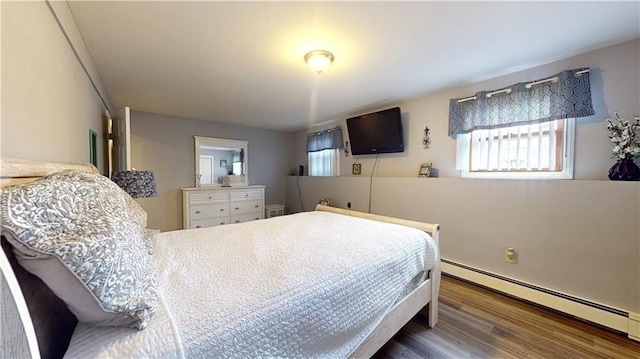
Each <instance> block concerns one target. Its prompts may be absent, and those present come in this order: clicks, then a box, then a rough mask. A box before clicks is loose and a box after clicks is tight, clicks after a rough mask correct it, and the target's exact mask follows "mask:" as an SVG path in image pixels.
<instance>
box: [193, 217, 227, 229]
mask: <svg viewBox="0 0 640 359" xmlns="http://www.w3.org/2000/svg"><path fill="white" fill-rule="evenodd" d="M229 223H230V222H229V217H219V218H209V219H202V220H199V221H191V222H189V228H205V227H214V226H220V225H223V224H229Z"/></svg>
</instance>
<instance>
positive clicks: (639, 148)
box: [607, 112, 640, 159]
mask: <svg viewBox="0 0 640 359" xmlns="http://www.w3.org/2000/svg"><path fill="white" fill-rule="evenodd" d="M615 114H616V117H617V118H616V119H614V120H611V119H607V130H609V138H610V139H611V143H613V144H615V146H614V147H613V148H612V149H611V152H612V154H613V158H620V159H624V158H628V159H634V158H638V157H640V136H637V133H638V132H639V131H640V117H638V116H636V117H635V118H634V121H635V122H630V121H627V120H625V119H623V118H620V116H618V113H617V112H616V113H615Z"/></svg>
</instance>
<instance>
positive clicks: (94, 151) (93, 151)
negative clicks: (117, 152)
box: [89, 129, 98, 167]
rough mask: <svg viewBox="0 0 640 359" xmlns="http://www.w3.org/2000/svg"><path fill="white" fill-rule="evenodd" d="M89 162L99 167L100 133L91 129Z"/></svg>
mask: <svg viewBox="0 0 640 359" xmlns="http://www.w3.org/2000/svg"><path fill="white" fill-rule="evenodd" d="M89 162H90V163H91V164H92V165H94V166H96V167H98V134H97V133H96V131H94V130H91V129H89Z"/></svg>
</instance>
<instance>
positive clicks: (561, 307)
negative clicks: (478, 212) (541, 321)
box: [442, 258, 640, 341]
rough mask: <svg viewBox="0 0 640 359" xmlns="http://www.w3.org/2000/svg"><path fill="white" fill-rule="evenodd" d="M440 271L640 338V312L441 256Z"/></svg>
mask: <svg viewBox="0 0 640 359" xmlns="http://www.w3.org/2000/svg"><path fill="white" fill-rule="evenodd" d="M442 272H443V273H445V274H449V275H451V276H454V277H458V278H461V279H464V280H467V281H470V282H473V283H476V284H479V285H481V286H484V287H488V288H491V289H494V290H497V291H499V292H502V293H505V294H508V295H511V296H514V297H517V298H521V299H524V300H527V301H530V302H533V303H536V304H539V305H542V306H545V307H548V308H551V309H554V310H557V311H560V312H562V313H566V314H569V315H572V316H575V317H578V318H581V319H584V320H587V321H590V322H593V323H596V324H599V325H602V326H604V327H607V328H611V329H613V330H616V331H618V332H623V333H627V335H628V336H629V338H631V339H634V340H637V341H640V313H633V312H631V313H630V312H628V311H625V310H621V309H617V308H613V307H610V306H606V305H603V304H599V303H595V302H592V301H589V300H586V299H582V298H578V297H575V296H571V295H568V294H565V293H561V292H557V291H554V290H551V289H547V288H543V287H539V286H536V285H531V284H529V283H525V282H522V281H519V280H516V279H512V278H508V277H504V276H501V275H499V274H495V273H490V272H487V271H484V270H480V269H477V268H473V267H470V266H467V265H464V264H460V263H456V262H453V261H450V260H447V259H444V258H443V259H442Z"/></svg>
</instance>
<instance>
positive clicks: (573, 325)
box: [374, 276, 640, 359]
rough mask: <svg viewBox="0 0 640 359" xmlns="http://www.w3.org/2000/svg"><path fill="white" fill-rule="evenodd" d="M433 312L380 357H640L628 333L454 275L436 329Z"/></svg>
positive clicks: (445, 280) (446, 281) (444, 290)
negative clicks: (431, 319)
mask: <svg viewBox="0 0 640 359" xmlns="http://www.w3.org/2000/svg"><path fill="white" fill-rule="evenodd" d="M427 313H428V311H427V309H423V310H422V311H421V312H420V313H418V314H417V315H416V316H415V317H414V318H413V319H411V321H410V322H409V323H408V324H407V325H406V326H405V327H404V328H403V329H402V330H401V331H400V332H398V334H396V336H395V337H393V339H391V340H390V341H389V342H388V343H387V344H386V345H385V346H384V347H382V348H381V349H380V350H379V351H378V352H377V353H376V354H375V356H374V358H377V359H383V358H384V359H386V358H579V359H586V358H640V343H639V342H636V341H634V340H631V339H629V338H627V337H626V335H624V334H619V333H615V332H611V331H609V330H606V329H603V328H600V327H598V326H595V325H592V324H589V323H586V322H583V321H580V320H577V319H575V318H572V317H569V316H565V315H563V314H560V313H557V312H555V311H552V310H548V309H545V308H542V307H539V306H536V305H533V304H530V303H526V302H523V301H520V300H517V299H514V298H511V297H508V296H505V295H502V294H499V293H497V292H494V291H490V290H487V289H485V288H481V287H478V286H475V285H473V284H470V283H467V282H464V281H461V280H458V279H455V278H453V277H448V276H443V277H442V284H441V288H440V309H439V313H440V316H439V321H438V324H437V325H436V327H435V328H433V329H430V328H429V327H428V326H427Z"/></svg>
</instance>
